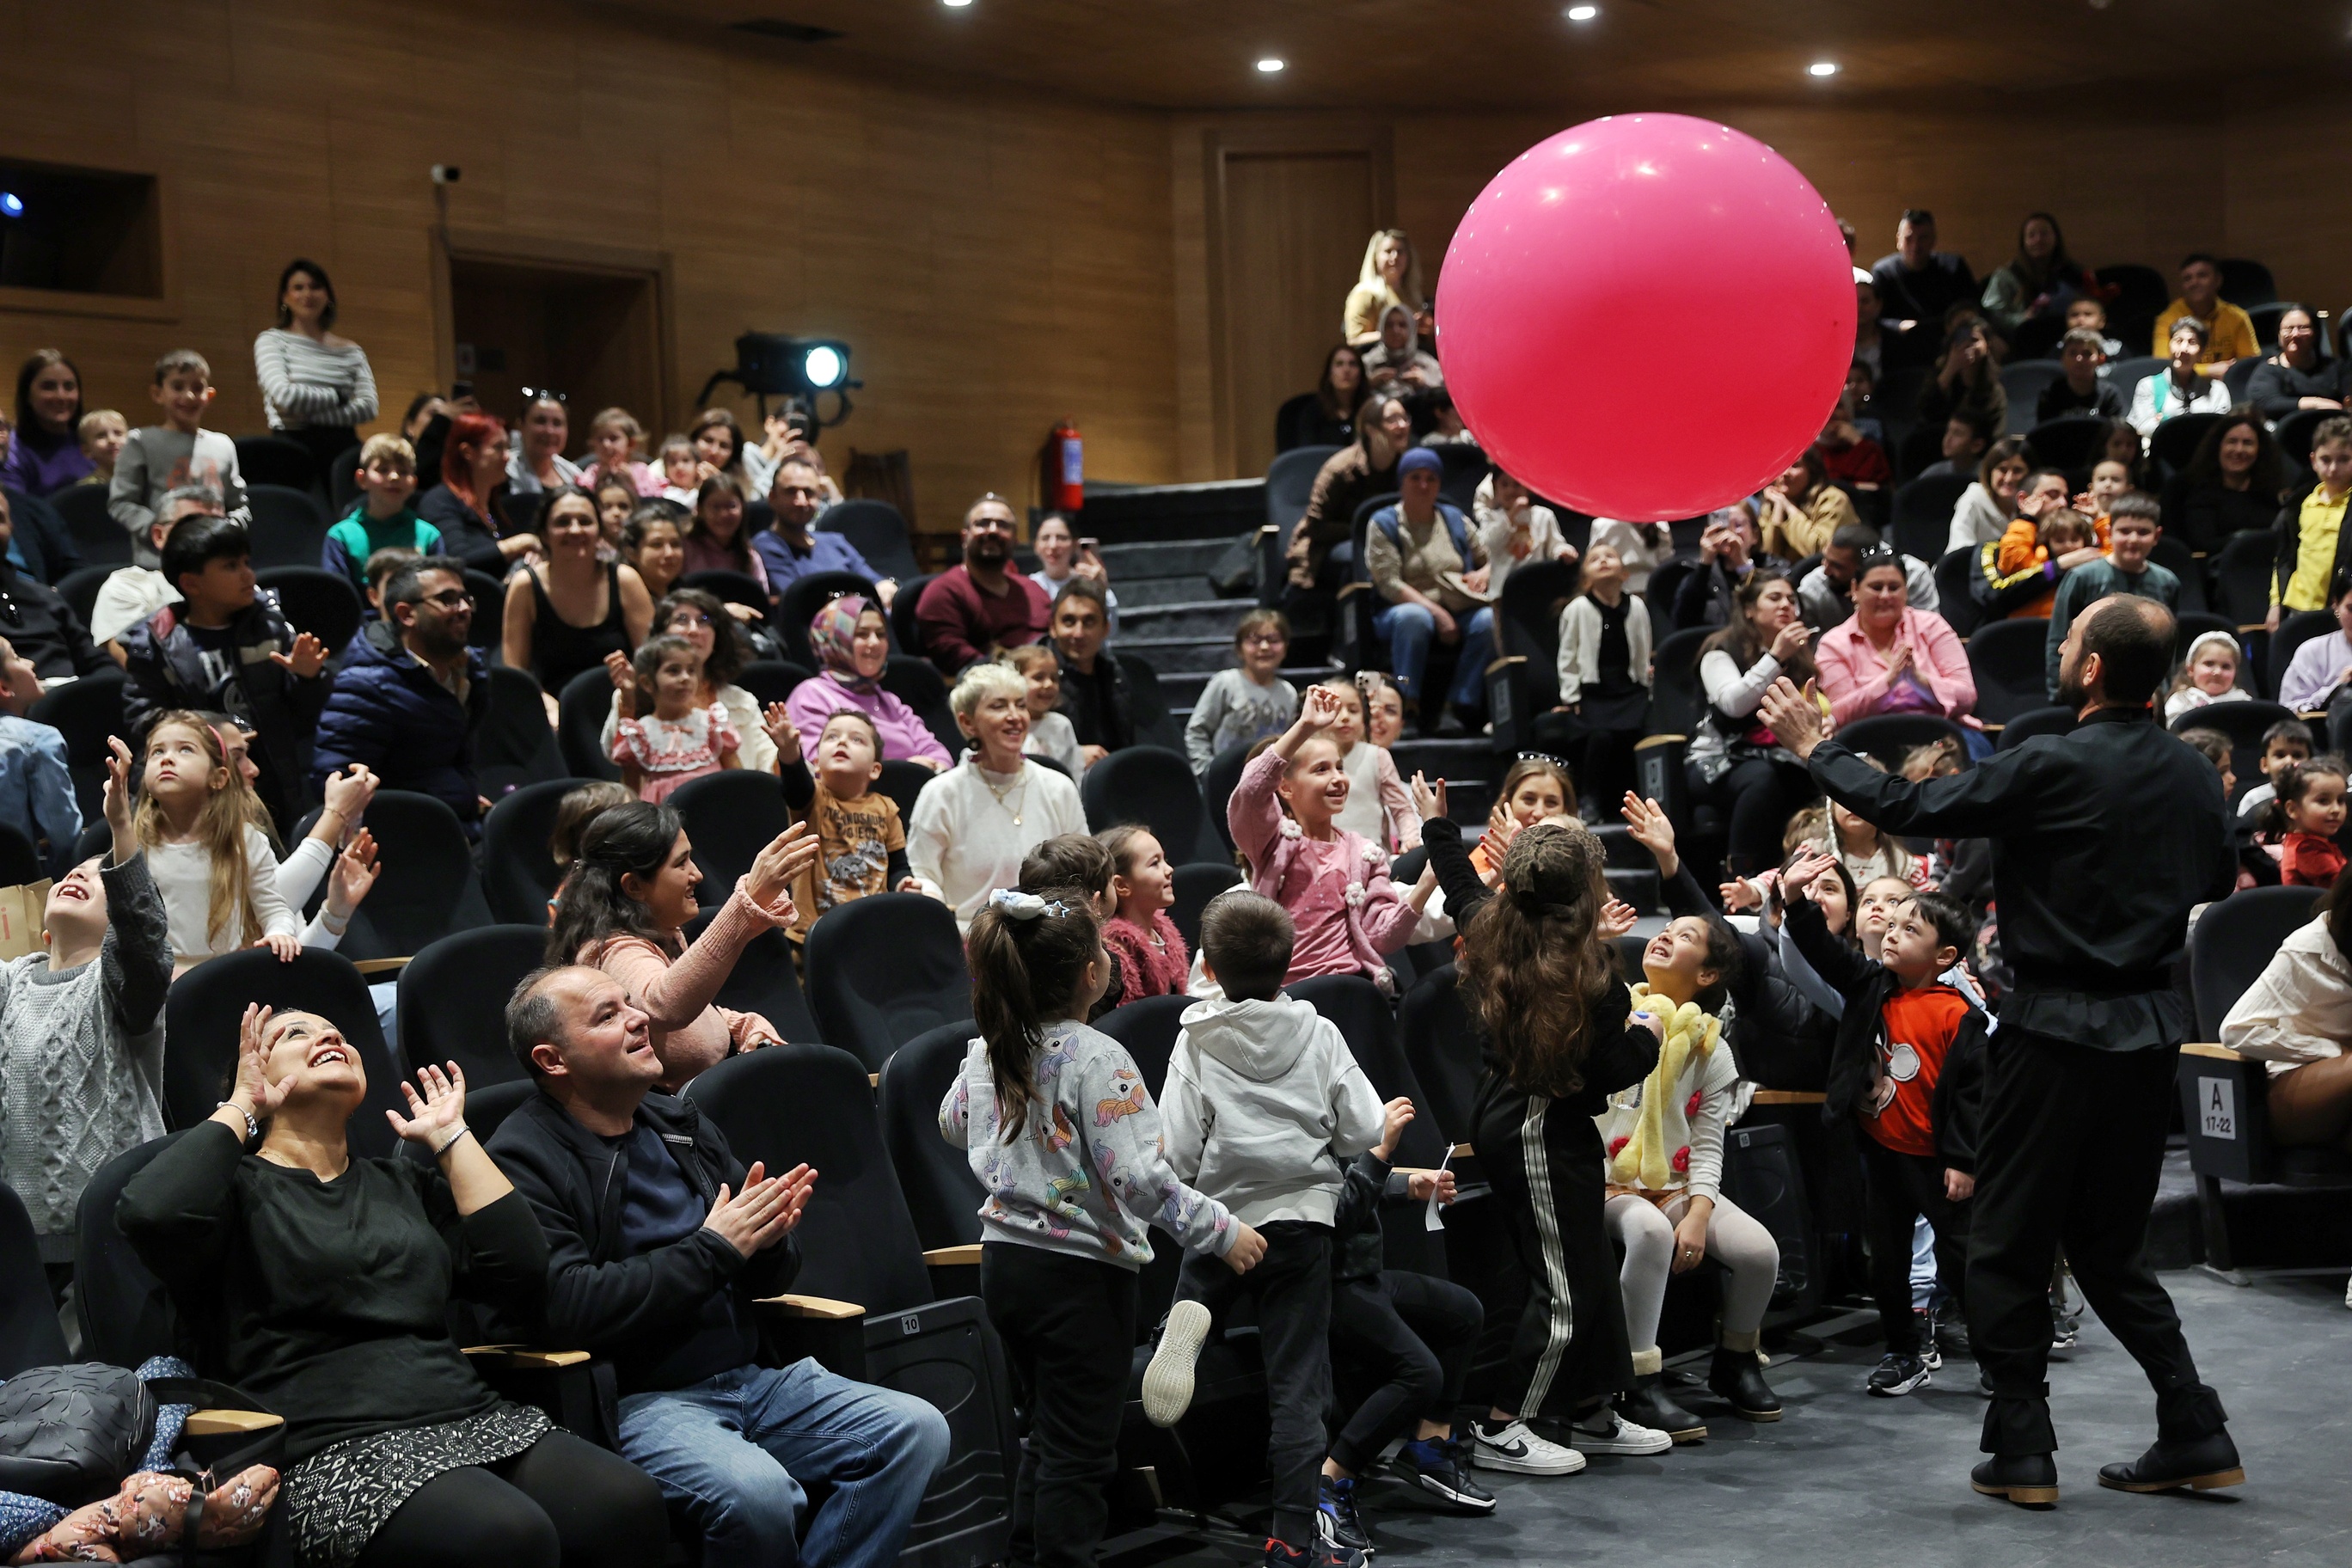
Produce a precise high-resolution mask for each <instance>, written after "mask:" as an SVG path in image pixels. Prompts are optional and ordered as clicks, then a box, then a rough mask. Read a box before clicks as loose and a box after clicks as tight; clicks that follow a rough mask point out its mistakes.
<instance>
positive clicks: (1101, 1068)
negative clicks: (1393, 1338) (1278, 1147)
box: [940, 889, 1265, 1568]
mask: <svg viewBox="0 0 2352 1568" xmlns="http://www.w3.org/2000/svg"><path fill="white" fill-rule="evenodd" d="M967 952H968V957H969V961H970V963H971V976H972V986H971V1005H972V1016H973V1017H974V1018H975V1019H977V1020H978V1022H979V1026H980V1037H978V1038H976V1039H974V1040H973V1041H972V1042H971V1049H970V1050H969V1051H968V1052H966V1053H965V1056H964V1060H963V1067H962V1068H961V1070H960V1071H959V1072H958V1073H957V1075H956V1081H955V1083H954V1085H953V1086H952V1087H950V1089H949V1090H948V1092H947V1095H946V1097H945V1098H944V1099H943V1100H941V1101H940V1133H941V1135H942V1136H944V1137H945V1138H946V1139H947V1141H948V1142H950V1143H952V1144H954V1145H956V1146H957V1147H959V1148H961V1149H965V1150H968V1151H969V1152H970V1155H971V1169H972V1173H973V1174H974V1175H976V1176H978V1177H979V1178H980V1184H981V1185H982V1188H983V1189H985V1190H986V1192H987V1193H988V1198H987V1201H986V1202H985V1203H983V1204H982V1205H981V1209H980V1218H981V1229H982V1245H981V1262H980V1294H981V1300H982V1301H983V1302H984V1303H985V1304H986V1306H987V1309H988V1316H989V1321H991V1322H992V1323H994V1324H995V1326H996V1331H997V1333H998V1334H999V1335H1000V1336H1001V1337H1002V1338H1003V1342H1004V1348H1005V1353H1006V1358H1007V1359H1008V1360H1009V1361H1010V1362H1011V1363H1013V1377H1014V1379H1015V1380H1016V1382H1017V1383H1018V1384H1019V1391H1020V1394H1021V1405H1022V1407H1023V1408H1024V1410H1026V1411H1027V1412H1028V1415H1029V1440H1028V1442H1027V1443H1026V1444H1025V1445H1024V1447H1023V1449H1022V1454H1021V1468H1020V1474H1019V1478H1018V1479H1017V1481H1016V1482H1015V1484H1014V1489H1013V1534H1012V1541H1011V1542H1010V1547H1011V1550H1010V1552H1009V1555H1010V1557H1011V1558H1012V1560H1013V1562H1016V1563H1036V1564H1038V1568H1092V1564H1093V1563H1094V1560H1095V1549H1096V1547H1097V1545H1098V1544H1099V1543H1100V1542H1101V1540H1102V1533H1103V1523H1104V1520H1105V1518H1106V1517H1107V1514H1108V1508H1107V1505H1106V1502H1105V1499H1104V1489H1105V1487H1106V1486H1107V1485H1108V1482H1109V1480H1110V1478H1111V1474H1112V1471H1113V1470H1114V1468H1116V1466H1117V1463H1118V1426H1119V1413H1120V1411H1121V1409H1122V1408H1123V1407H1124V1405H1125V1404H1126V1400H1127V1384H1128V1378H1129V1369H1130V1366H1131V1364H1132V1361H1133V1357H1134V1354H1135V1300H1136V1279H1137V1276H1138V1274H1139V1272H1140V1271H1141V1270H1142V1268H1143V1266H1144V1265H1145V1264H1147V1263H1149V1262H1150V1261H1151V1245H1150V1239H1149V1229H1150V1226H1154V1225H1157V1226H1160V1228H1161V1229H1162V1230H1165V1231H1166V1232H1168V1234H1169V1235H1171V1236H1172V1237H1175V1238H1176V1239H1177V1241H1178V1242H1179V1243H1181V1245H1182V1246H1184V1247H1186V1248H1187V1249H1189V1250H1192V1251H1194V1252H1201V1253H1205V1254H1208V1255H1210V1256H1212V1257H1216V1258H1223V1261H1224V1266H1225V1267H1226V1268H1231V1269H1232V1270H1233V1271H1234V1272H1235V1273H1236V1274H1239V1273H1244V1272H1246V1271H1247V1270H1248V1269H1249V1268H1250V1267H1251V1266H1252V1265H1253V1264H1255V1263H1256V1262H1257V1261H1258V1259H1259V1258H1262V1257H1263V1256H1264V1255H1265V1239H1264V1238H1263V1237H1260V1236H1259V1235H1258V1233H1257V1232H1256V1231H1255V1230H1254V1229H1253V1228H1251V1227H1250V1226H1248V1225H1247V1224H1244V1222H1242V1221H1240V1220H1237V1219H1235V1218H1234V1217H1233V1215H1231V1214H1229V1213H1228V1212H1227V1211H1226V1209H1225V1207H1224V1205H1222V1204H1219V1203H1217V1202H1215V1201H1213V1199H1210V1198H1205V1197H1203V1196H1202V1195H1201V1194H1199V1193H1197V1192H1195V1191H1193V1190H1192V1188H1191V1187H1188V1186H1186V1185H1185V1184H1183V1183H1182V1182H1181V1181H1180V1180H1178V1178H1177V1175H1176V1173H1175V1172H1174V1171H1173V1170H1171V1168H1170V1167H1169V1163H1168V1158H1167V1156H1166V1154H1164V1153H1163V1152H1161V1138H1160V1111H1159V1108H1158V1107H1156V1106H1155V1105H1153V1104H1152V1102H1151V1093H1150V1090H1149V1089H1145V1088H1144V1086H1143V1077H1142V1075H1141V1074H1140V1073H1139V1072H1138V1071H1137V1070H1136V1066H1135V1060H1134V1058H1131V1057H1129V1055H1128V1054H1127V1050H1126V1048H1125V1047H1122V1046H1120V1045H1119V1043H1118V1041H1116V1040H1114V1039H1112V1038H1110V1037H1108V1036H1107V1035H1102V1034H1097V1032H1096V1031H1094V1030H1093V1029H1090V1028H1088V1027H1087V1026H1086V1025H1085V1024H1084V1023H1083V1022H1081V1021H1080V1020H1082V1019H1083V1018H1084V1017H1085V1016H1086V1014H1087V1008H1088V1007H1090V1006H1092V1005H1093V1004H1094V1002H1095V1000H1096V998H1097V997H1098V996H1099V995H1101V994H1102V990H1103V987H1104V985H1105V984H1108V981H1109V978H1110V961H1109V958H1108V955H1107V954H1106V953H1105V952H1103V948H1102V942H1101V941H1100V939H1099V936H1098V934H1097V927H1096V923H1095V917H1094V914H1093V911H1092V910H1089V909H1088V908H1087V904H1086V900H1085V897H1084V895H1083V893H1081V892H1079V891H1076V890H1069V891H1067V892H1063V893H1056V894H1055V896H1053V897H1050V898H1040V897H1038V896H1037V895H1035V894H1033V893H1021V892H1015V891H1013V890H1012V889H998V890H997V891H996V892H994V893H992V894H991V895H989V896H988V898H987V899H986V900H984V901H983V902H982V906H981V908H980V910H979V911H978V913H977V914H976V915H975V916H974V917H973V919H972V921H971V940H970V944H969V947H968V950H967Z"/></svg>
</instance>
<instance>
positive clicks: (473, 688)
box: [311, 555, 490, 835]
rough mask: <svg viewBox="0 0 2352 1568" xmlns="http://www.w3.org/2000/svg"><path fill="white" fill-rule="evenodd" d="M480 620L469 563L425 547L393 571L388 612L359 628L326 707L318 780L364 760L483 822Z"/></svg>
mask: <svg viewBox="0 0 2352 1568" xmlns="http://www.w3.org/2000/svg"><path fill="white" fill-rule="evenodd" d="M473 626H474V600H473V596H472V595H469V594H467V592H466V568H465V564H464V563H462V562H459V561H457V560H456V559H455V558H453V557H451V556H446V555H428V556H426V557H425V558H424V559H423V560H421V561H415V562H412V563H409V564H407V565H405V566H403V567H402V568H401V569H400V570H399V571H397V572H395V573H394V574H392V576H391V578H390V579H389V580H387V581H386V582H385V584H384V585H383V619H382V620H377V621H371V622H369V623H368V624H367V625H366V626H363V627H362V628H361V631H360V635H359V637H357V638H355V639H353V641H352V651H351V655H350V657H349V658H348V659H346V660H345V662H344V664H343V668H341V670H340V671H338V672H337V673H336V676H335V687H334V689H333V690H332V691H331V692H329V693H328V694H327V707H326V710H325V711H324V712H322V713H320V715H319V738H318V744H317V746H316V749H315V754H314V756H313V759H312V763H311V770H312V774H313V777H314V779H315V780H316V781H317V782H318V784H319V785H320V788H321V789H323V788H324V787H325V780H326V777H327V775H328V774H329V773H333V772H334V771H335V770H336V769H338V768H342V767H349V766H351V765H352V764H353V763H359V764H362V765H363V766H365V767H368V768H370V769H372V770H373V772H374V773H375V774H376V777H377V779H378V780H379V781H380V783H381V784H382V786H383V788H386V789H406V790H415V791H418V792H419V793H421V794H424V795H434V796H436V797H438V798H439V799H441V800H444V801H446V802H447V803H448V805H449V809H450V810H452V811H454V812H456V813H457V820H458V821H460V822H462V823H464V824H465V825H466V831H467V833H468V834H469V835H470V834H478V832H479V831H480V826H481V816H482V814H483V813H484V812H485V811H488V809H489V803H488V801H486V800H484V799H482V797H481V784H480V780H479V778H478V775H477V773H476V770H475V765H474V737H475V736H476V735H477V734H478V732H479V731H480V730H481V728H482V724H483V722H484V721H485V720H487V719H488V717H489V711H490V682H489V670H488V667H487V666H486V665H484V663H483V662H482V656H481V654H480V653H479V652H478V651H477V650H476V649H475V648H474V647H472V646H470V644H469V643H468V642H467V633H469V632H471V631H472V630H473Z"/></svg>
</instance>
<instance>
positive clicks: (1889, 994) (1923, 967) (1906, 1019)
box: [1782, 857, 1988, 1397]
mask: <svg viewBox="0 0 2352 1568" xmlns="http://www.w3.org/2000/svg"><path fill="white" fill-rule="evenodd" d="M1822 860H1823V864H1822V866H1820V867H1817V868H1814V869H1815V872H1816V874H1818V872H1819V871H1821V870H1825V869H1827V868H1828V867H1827V859H1826V857H1823V858H1822ZM1809 885H1811V878H1808V877H1806V876H1805V875H1804V868H1803V867H1802V866H1797V867H1792V868H1790V871H1789V873H1788V876H1787V877H1786V878H1784V879H1783V880H1782V886H1783V888H1785V889H1791V896H1790V900H1789V905H1788V911H1787V914H1786V916H1785V919H1786V921H1787V926H1788V931H1789V933H1790V940H1791V941H1793V942H1795V943H1796V944H1797V951H1798V952H1801V953H1802V954H1803V955H1804V957H1805V961H1806V962H1807V963H1811V965H1812V966H1813V969H1814V972H1815V973H1818V974H1820V976H1821V977H1822V980H1823V981H1825V982H1826V983H1828V984H1830V985H1831V986H1832V987H1834V988H1835V989H1836V990H1837V991H1838V992H1839V993H1840V994H1843V996H1844V997H1845V999H1846V1007H1845V1013H1844V1016H1843V1017H1842V1018H1841V1019H1840V1020H1839V1023H1838V1037H1837V1044H1836V1046H1835V1047H1833V1048H1832V1051H1831V1054H1830V1073H1829V1098H1828V1100H1827V1102H1826V1103H1825V1104H1824V1105H1823V1106H1822V1113H1823V1116H1824V1119H1825V1120H1827V1121H1829V1122H1830V1123H1831V1124H1832V1126H1834V1125H1836V1124H1837V1123H1840V1122H1842V1121H1845V1120H1846V1119H1847V1118H1849V1117H1852V1118H1853V1119H1854V1120H1855V1121H1857V1122H1858V1123H1859V1124H1860V1126H1861V1129H1862V1131H1863V1137H1862V1138H1861V1139H1860V1140H1859V1142H1860V1143H1861V1146H1862V1163H1863V1168H1864V1171H1865V1173H1867V1174H1868V1177H1869V1192H1868V1194H1866V1196H1865V1201H1864V1221H1863V1223H1864V1235H1865V1237H1866V1239H1867V1240H1868V1242H1869V1245H1870V1289H1871V1294H1872V1295H1873V1296H1874V1297H1875V1298H1876V1299H1877V1301H1878V1316H1879V1322H1880V1325H1881V1326H1882V1328H1883V1329H1884V1330H1885V1334H1886V1355H1885V1359H1884V1360H1882V1361H1881V1362H1880V1363H1879V1364H1878V1369H1877V1370H1876V1371H1874V1372H1873V1373H1871V1374H1870V1392H1871V1393H1873V1394H1879V1395H1882V1396H1888V1397H1892V1396H1894V1395H1897V1394H1908V1393H1910V1392H1911V1391H1912V1390H1913V1389H1915V1388H1918V1387H1921V1386H1922V1385H1924V1384H1927V1383H1928V1382H1929V1381H1930V1378H1929V1374H1930V1373H1932V1372H1933V1371H1934V1370H1935V1369H1936V1367H1937V1366H1939V1365H1940V1364H1942V1363H1941V1358H1940V1357H1939V1356H1938V1355H1937V1353H1936V1348H1935V1344H1934V1342H1932V1341H1930V1340H1926V1339H1924V1338H1923V1336H1922V1333H1921V1329H1920V1324H1919V1321H1918V1317H1917V1315H1916V1314H1915V1313H1914V1312H1913V1311H1912V1309H1911V1234H1912V1230H1913V1228H1914V1226H1915V1224H1916V1221H1917V1219H1918V1216H1919V1215H1923V1214H1924V1215H1927V1223H1928V1224H1929V1225H1930V1226H1934V1227H1935V1231H1936V1272H1937V1277H1938V1278H1939V1279H1940V1280H1941V1282H1942V1284H1943V1287H1944V1289H1945V1291H1946V1292H1947V1293H1948V1295H1949V1296H1950V1298H1951V1299H1952V1300H1955V1301H1958V1300H1963V1297H1962V1293H1961V1288H1962V1285H1963V1283H1964V1279H1965V1275H1966V1271H1967V1262H1968V1238H1969V1198H1970V1197H1971V1196H1973V1195H1974V1194H1975V1192H1976V1135H1977V1118H1978V1111H1979V1104H1980V1102H1981V1100H1982V1097H1983V1085H1984V1070H1985V1040H1986V1035H1987V1032H1988V1031H1987V1028H1986V1023H1985V1016H1984V1013H1983V1012H1982V1010H1981V1009H1979V1007H1978V1006H1977V1005H1976V1003H1975V1001H1974V1000H1973V999H1972V998H1971V997H1970V996H1969V994H1968V993H1967V992H1965V991H1963V990H1961V989H1960V988H1959V987H1958V986H1956V985H1954V984H1950V982H1949V981H1948V980H1947V979H1946V978H1945V976H1946V973H1947V972H1948V971H1950V970H1951V969H1953V968H1954V967H1955V966H1956V965H1957V964H1958V963H1959V961H1960V958H1961V956H1962V955H1963V954H1965V953H1966V952H1968V951H1969V945H1970V944H1971V942H1973V941H1974V939H1975V934H1976V921H1975V920H1974V919H1973V918H1972V917H1971V916H1970V915H1969V911H1968V907H1967V906H1966V905H1964V904H1962V903H1960V902H1959V901H1958V900H1956V899H1953V898H1951V897H1950V896H1948V894H1944V893H1938V892H1919V893H1915V894H1914V895H1912V897H1911V898H1910V900H1907V901H1906V902H1905V903H1903V904H1901V905H1899V906H1897V908H1896V909H1895V912H1894V914H1893V915H1892V916H1891V917H1890V918H1889V921H1888V923H1887V928H1886V931H1885V935H1884V936H1883V937H1882V938H1881V939H1880V948H1879V952H1878V956H1877V957H1876V958H1875V959H1873V958H1872V957H1870V956H1869V955H1867V954H1864V953H1863V952H1858V951H1857V950H1855V949H1853V948H1852V947H1849V946H1847V945H1846V944H1845V943H1844V942H1842V941H1840V940H1839V939H1837V938H1836V937H1833V936H1832V935H1831V934H1830V931H1829V927H1828V925H1827V923H1826V922H1825V921H1823V919H1822V911H1821V910H1820V909H1819V908H1818V907H1817V906H1816V905H1815V904H1813V902H1812V901H1811V900H1809V899H1806V898H1804V897H1803V896H1802V893H1801V889H1804V888H1805V887H1807V886H1809Z"/></svg>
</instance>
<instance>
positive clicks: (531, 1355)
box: [465, 1345, 593, 1372]
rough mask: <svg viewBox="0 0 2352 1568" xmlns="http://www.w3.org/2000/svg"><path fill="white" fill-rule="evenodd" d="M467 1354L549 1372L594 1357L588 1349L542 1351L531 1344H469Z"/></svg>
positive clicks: (504, 1364)
mask: <svg viewBox="0 0 2352 1568" xmlns="http://www.w3.org/2000/svg"><path fill="white" fill-rule="evenodd" d="M465 1353H466V1354H467V1355H469V1356H481V1357H483V1358H484V1359H486V1360H488V1361H493V1362H495V1363H498V1364H499V1365H500V1366H509V1367H516V1368H520V1369H522V1370H526V1371H534V1372H549V1371H552V1370H554V1369H555V1368H556V1367H559V1366H583V1365H585V1364H587V1363H588V1362H589V1361H590V1360H592V1359H593V1358H592V1357H591V1356H590V1355H589V1354H588V1352H586V1351H541V1350H533V1349H531V1348H530V1346H529V1345H467V1347H466V1352H465Z"/></svg>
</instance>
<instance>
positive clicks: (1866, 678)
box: [1813, 607, 1981, 728]
mask: <svg viewBox="0 0 2352 1568" xmlns="http://www.w3.org/2000/svg"><path fill="white" fill-rule="evenodd" d="M1866 613H1867V612H1866V609H1865V610H1864V611H1857V612H1856V613H1855V614H1854V615H1853V616H1852V617H1851V618H1849V619H1847V620H1846V621H1844V622H1843V623H1841V624H1840V625H1837V626H1832V627H1831V628H1830V629H1829V630H1828V631H1826V632H1823V633H1822V640H1821V642H1820V644H1819V646H1817V647H1815V648H1814V649H1813V663H1814V664H1815V666H1816V667H1818V668H1820V670H1821V692H1822V696H1823V697H1826V698H1828V699H1829V703H1830V716H1831V718H1832V719H1834V720H1835V721H1837V722H1838V724H1839V725H1840V726H1841V727H1843V726H1844V725H1847V724H1851V723H1853V721H1855V720H1857V719H1866V718H1868V717H1870V716H1871V715H1872V714H1874V713H1936V714H1940V715H1941V716H1943V717H1944V718H1947V719H1951V720H1956V721H1959V722H1962V723H1965V724H1968V725H1969V726H1970V727H1971V728H1981V726H1980V725H1979V723H1978V721H1977V720H1976V719H1975V717H1974V715H1973V714H1972V712H1971V711H1970V710H1973V709H1974V708H1975V707H1976V705H1977V681H1976V677H1975V675H1974V674H1972V673H1971V672H1970V671H1969V652H1968V648H1967V647H1965V646H1964V645H1963V644H1962V643H1961V641H1960V639H1959V637H1958V634H1957V633H1955V632H1954V631H1953V630H1952V628H1951V626H1950V624H1949V623H1948V622H1947V621H1946V620H1945V619H1944V617H1943V616H1939V615H1937V614H1935V613H1934V612H1933V611H1931V610H1914V609H1910V608H1908V607H1906V608H1905V609H1904V611H1903V612H1902V616H1901V618H1900V619H1899V620H1897V621H1896V622H1895V625H1894V626H1893V628H1892V630H1893V634H1894V636H1893V640H1892V641H1891V642H1889V643H1888V645H1887V646H1888V647H1889V649H1890V652H1889V653H1887V654H1885V655H1882V654H1880V653H1879V651H1878V649H1877V647H1875V646H1874V645H1873V643H1872V642H1871V640H1870V633H1869V629H1868V628H1867V627H1865V626H1864V615H1865V614H1866ZM1886 631H1887V628H1885V627H1882V628H1880V636H1881V637H1885V635H1886ZM1901 647H1907V648H1908V649H1909V650H1910V659H1909V661H1908V662H1907V663H1906V664H1905V665H1904V666H1903V668H1901V669H1899V670H1897V669H1893V668H1890V667H1889V660H1890V659H1891V658H1894V657H1895V656H1894V654H1893V652H1892V651H1891V650H1893V649H1895V648H1901Z"/></svg>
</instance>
